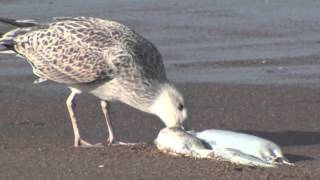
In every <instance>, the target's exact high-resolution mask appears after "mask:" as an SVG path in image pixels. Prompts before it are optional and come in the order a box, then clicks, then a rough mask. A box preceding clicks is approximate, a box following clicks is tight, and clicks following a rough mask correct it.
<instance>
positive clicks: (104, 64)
mask: <svg viewBox="0 0 320 180" xmlns="http://www.w3.org/2000/svg"><path fill="white" fill-rule="evenodd" d="M0 21H1V22H5V23H8V24H11V25H14V26H16V28H15V29H13V30H11V31H9V32H6V33H5V34H3V36H2V37H1V38H0V52H1V51H2V52H7V51H13V52H14V53H16V54H18V55H21V56H23V57H24V58H25V59H26V60H27V61H28V62H29V63H30V65H31V66H32V68H33V73H34V74H35V75H37V76H38V77H39V79H38V80H36V81H35V83H41V82H43V81H45V80H51V81H54V82H57V83H62V84H66V85H67V86H68V87H69V88H70V89H71V94H70V95H69V97H68V99H67V101H66V103H67V108H68V111H69V114H70V119H71V123H72V127H73V131H74V146H76V147H78V146H93V145H92V144H90V143H88V142H86V141H84V140H83V139H82V138H81V136H80V132H79V129H78V123H77V118H76V116H75V113H74V109H75V97H76V95H78V94H80V93H81V92H87V93H90V94H92V95H94V96H96V97H98V98H99V99H101V107H102V112H103V114H104V117H105V119H106V123H107V127H108V132H109V138H108V140H107V141H108V143H109V144H111V143H118V144H125V143H122V142H120V141H118V140H117V138H116V137H115V133H114V131H113V128H112V124H111V121H110V118H109V115H108V109H109V106H108V105H109V101H120V102H123V103H125V104H128V105H130V106H132V107H134V108H136V109H138V110H141V111H144V112H147V113H151V114H154V115H157V116H158V117H159V118H160V119H161V120H162V121H163V123H164V124H165V125H166V126H168V127H182V125H183V122H184V120H185V119H186V117H187V111H186V108H185V105H184V100H183V97H182V95H181V94H180V92H179V91H178V90H177V89H176V88H175V87H174V86H173V85H172V84H171V83H170V82H169V81H168V79H167V76H166V72H165V68H164V64H163V61H162V57H161V55H160V53H159V51H158V50H157V49H156V47H155V46H154V45H153V44H152V43H151V42H149V41H148V40H146V39H145V38H143V37H142V36H141V35H139V34H137V33H136V32H134V31H133V30H131V29H129V28H128V27H127V26H125V25H123V24H120V23H118V22H115V21H110V20H104V19H99V18H92V17H74V18H71V17H63V18H56V19H55V20H54V22H51V23H46V24H42V23H36V22H34V21H32V20H27V21H26V20H25V21H18V20H12V19H0Z"/></svg>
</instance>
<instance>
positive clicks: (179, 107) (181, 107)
mask: <svg viewBox="0 0 320 180" xmlns="http://www.w3.org/2000/svg"><path fill="white" fill-rule="evenodd" d="M183 108H184V106H183V104H181V103H179V106H178V109H179V111H182V110H183Z"/></svg>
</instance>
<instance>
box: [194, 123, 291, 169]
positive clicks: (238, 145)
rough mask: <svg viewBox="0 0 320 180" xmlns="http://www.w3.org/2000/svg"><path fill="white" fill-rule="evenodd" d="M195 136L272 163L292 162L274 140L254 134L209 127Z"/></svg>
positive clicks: (213, 144)
mask: <svg viewBox="0 0 320 180" xmlns="http://www.w3.org/2000/svg"><path fill="white" fill-rule="evenodd" d="M195 136H196V137H198V138H200V139H201V140H203V141H205V142H207V143H208V144H209V145H210V146H211V147H212V148H213V147H220V148H230V149H235V150H239V151H241V152H243V153H245V154H249V155H251V156H254V157H256V158H259V159H261V160H262V161H266V162H269V163H271V164H288V165H293V163H290V162H289V160H288V159H287V158H285V157H284V155H283V152H282V151H281V148H280V147H279V146H278V145H277V144H275V143H274V142H272V141H269V140H267V139H264V138H260V137H257V136H254V135H249V134H244V133H238V132H233V131H226V130H217V129H208V130H204V131H202V132H198V133H195Z"/></svg>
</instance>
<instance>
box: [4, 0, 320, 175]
mask: <svg viewBox="0 0 320 180" xmlns="http://www.w3.org/2000/svg"><path fill="white" fill-rule="evenodd" d="M318 7H319V3H318V2H317V1H311V0H310V1H309V0H308V1H303V2H301V1H298V0H292V1H281V2H278V1H273V0H269V1H260V2H256V1H254V2H253V1H250V0H243V1H238V0H237V1H235V0H234V1H215V2H212V1H201V2H194V1H188V0H187V1H184V3H181V2H180V1H161V2H158V1H126V0H122V1H112V2H111V1H104V0H93V1H63V0H56V1H50V0H44V1H41V2H40V1H35V0H25V1H20V0H15V1H8V0H0V16H1V17H11V18H27V19H38V20H40V21H46V20H49V19H50V18H51V17H52V16H77V15H84V16H97V17H103V18H110V19H113V20H117V21H120V22H123V23H125V24H127V25H129V26H130V27H133V28H134V29H135V30H136V31H137V32H139V33H140V34H142V35H144V36H145V37H147V38H148V39H150V40H151V41H152V42H153V43H154V44H155V45H156V46H157V47H158V48H159V50H160V51H161V53H162V54H163V57H164V61H165V64H166V67H167V70H168V75H169V78H170V79H171V80H173V81H174V82H175V83H177V85H178V86H179V88H180V89H181V90H182V92H183V94H184V96H185V98H186V101H187V107H188V109H189V114H190V118H189V120H188V122H187V124H188V126H189V127H192V128H193V129H195V130H203V129H208V128H217V129H227V130H235V131H240V132H246V133H252V134H255V135H258V136H261V137H264V138H267V139H270V140H272V141H274V142H276V143H278V144H279V145H280V146H281V147H282V148H283V150H284V152H285V153H286V155H287V157H288V158H289V160H291V161H292V162H294V163H296V166H295V167H288V166H282V167H279V168H275V169H263V168H248V167H244V166H236V165H232V164H230V163H227V162H217V161H213V160H196V159H192V158H183V157H172V156H168V155H164V154H162V153H160V152H158V150H157V149H156V148H155V146H154V145H153V144H152V142H153V140H154V139H155V137H156V135H157V133H158V132H159V130H160V129H161V128H162V127H163V124H162V123H161V122H160V120H159V119H158V118H156V117H154V116H152V115H148V114H144V113H142V112H139V111H137V110H135V109H132V108H130V107H128V106H126V105H123V104H119V103H114V104H112V106H111V118H112V120H113V122H114V126H115V128H116V133H117V134H118V135H119V137H120V139H121V140H123V141H129V142H146V143H147V144H146V145H140V146H134V147H127V146H106V147H105V148H97V149H95V148H89V149H81V148H80V149H78V148H74V147H73V146H72V143H73V132H72V128H71V123H70V121H69V117H68V115H67V110H66V106H65V100H66V97H67V96H68V93H69V91H68V89H66V88H65V87H64V86H61V85H57V84H54V83H44V84H40V85H34V84H32V82H33V81H34V80H35V79H36V77H35V76H34V75H32V71H31V68H30V67H29V65H28V64H27V63H26V62H24V61H22V60H21V59H19V58H16V57H12V56H9V55H1V56H0V159H1V160H0V179H15V180H17V179H184V180H185V179H244V180H247V179H318V177H320V155H319V152H320V93H319V87H320V74H319V73H320V71H319V68H320V62H319V59H320V53H319V47H320V43H319V40H320V39H319V38H318V37H319V27H320V18H319V17H320V14H319V11H318ZM6 28H7V27H4V26H3V25H1V24H0V31H1V30H4V29H6ZM77 112H78V116H79V120H80V126H81V132H82V136H83V138H85V139H86V140H88V141H90V142H103V141H105V140H106V137H107V131H106V125H105V123H104V119H103V115H102V112H101V110H100V105H99V101H98V100H97V99H95V98H94V97H92V96H90V95H85V94H84V95H81V96H80V98H79V102H78V111H77Z"/></svg>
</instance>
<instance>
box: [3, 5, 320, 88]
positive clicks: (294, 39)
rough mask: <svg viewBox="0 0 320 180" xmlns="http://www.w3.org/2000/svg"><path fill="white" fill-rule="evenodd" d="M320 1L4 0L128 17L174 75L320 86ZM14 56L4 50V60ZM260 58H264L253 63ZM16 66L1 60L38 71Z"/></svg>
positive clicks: (55, 12)
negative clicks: (227, 63)
mask: <svg viewBox="0 0 320 180" xmlns="http://www.w3.org/2000/svg"><path fill="white" fill-rule="evenodd" d="M319 7H320V1H312V0H307V1H298V0H284V1H276V0H264V1H256V0H241V1H240V0H229V1H223V0H218V1H214V2H213V1H210V0H207V1H199V2H198V1H197V2H196V1H191V0H187V1H184V2H183V3H182V2H181V1H178V0H175V1H169V0H166V1H161V2H160V1H146V0H120V1H104V0H93V1H84V0H81V1H63V0H56V1H50V0H44V1H40V0H14V1H6V0H0V17H10V18H20V19H37V20H40V21H47V20H49V19H50V17H52V16H77V15H84V16H97V17H104V18H109V19H113V20H117V21H120V22H122V23H125V24H127V25H129V26H130V27H132V28H133V29H135V30H136V31H137V32H139V33H140V34H142V35H143V36H145V37H147V38H148V39H149V40H151V41H152V42H153V43H154V44H155V45H156V46H157V47H158V48H159V50H160V51H161V53H162V54H163V57H164V60H165V63H166V65H167V67H168V74H169V77H170V78H171V79H173V80H174V81H182V82H195V81H200V82H219V83H237V84H271V85H298V86H305V87H320V60H319V57H320V50H319V49H320V11H319ZM4 28H5V27H4V26H3V25H0V29H4ZM291 58H294V61H291V60H290V59H291ZM6 59H8V57H7V56H5V57H1V58H0V60H1V61H0V65H1V64H2V63H5V62H4V61H6ZM274 59H276V60H277V61H276V63H272V64H268V62H269V61H272V60H274ZM207 62H211V63H212V64H211V63H207ZM216 62H218V63H220V62H240V64H241V63H242V62H244V63H243V64H241V65H236V66H233V64H232V63H231V64H229V65H227V66H226V65H216V64H215V63H216ZM256 62H261V64H260V65H252V64H256ZM297 62H299V63H297ZM10 63H11V62H9V64H10ZM12 63H19V62H16V61H14V62H12ZM198 63H205V64H206V65H205V66H197V64H198ZM236 64H237V63H236ZM238 64H239V63H238ZM11 68H12V69H10V71H9V69H7V70H5V69H3V68H1V67H0V74H1V75H4V74H7V73H10V72H11V70H13V71H14V73H17V74H21V73H30V74H31V73H32V72H31V71H29V67H20V66H19V67H16V66H12V67H11ZM16 68H17V69H16Z"/></svg>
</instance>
